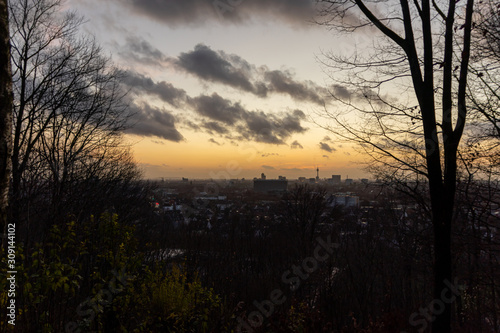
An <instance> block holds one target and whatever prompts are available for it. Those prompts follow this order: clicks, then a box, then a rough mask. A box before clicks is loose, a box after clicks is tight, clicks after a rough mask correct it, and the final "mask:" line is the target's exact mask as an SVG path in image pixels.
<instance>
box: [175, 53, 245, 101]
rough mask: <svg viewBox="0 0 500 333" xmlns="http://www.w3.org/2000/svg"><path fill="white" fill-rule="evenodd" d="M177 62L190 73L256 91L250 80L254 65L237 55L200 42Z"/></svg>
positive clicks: (207, 79) (212, 80)
mask: <svg viewBox="0 0 500 333" xmlns="http://www.w3.org/2000/svg"><path fill="white" fill-rule="evenodd" d="M176 64H177V65H178V66H179V67H180V68H182V69H183V70H185V71H186V72H188V73H191V74H194V75H196V76H198V77H199V78H201V79H204V80H206V81H211V82H221V83H224V84H227V85H229V86H231V87H235V88H239V89H242V90H244V91H249V92H254V87H253V85H252V83H251V82H250V79H249V77H250V76H251V73H250V71H251V70H252V67H251V66H250V64H248V63H247V62H246V61H244V60H243V59H241V58H240V57H237V56H227V55H226V54H225V53H224V52H222V51H219V52H215V51H213V50H212V49H211V48H209V47H208V46H205V45H202V44H198V45H196V46H195V48H194V51H191V52H187V53H181V54H180V55H179V58H178V59H177V61H176Z"/></svg>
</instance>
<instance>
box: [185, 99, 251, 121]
mask: <svg viewBox="0 0 500 333" xmlns="http://www.w3.org/2000/svg"><path fill="white" fill-rule="evenodd" d="M189 103H190V104H191V106H192V107H193V108H194V109H195V111H196V112H198V113H199V114H200V115H202V116H205V117H207V118H209V119H212V120H217V121H220V122H223V123H224V124H227V125H232V124H234V123H235V122H236V121H237V120H239V119H241V118H242V116H243V114H245V113H246V111H245V110H244V109H243V107H242V106H241V105H240V104H239V103H233V102H231V101H230V100H227V99H225V98H223V97H221V96H219V95H218V94H217V93H213V94H212V95H211V96H207V95H201V96H198V97H195V98H191V99H190V100H189Z"/></svg>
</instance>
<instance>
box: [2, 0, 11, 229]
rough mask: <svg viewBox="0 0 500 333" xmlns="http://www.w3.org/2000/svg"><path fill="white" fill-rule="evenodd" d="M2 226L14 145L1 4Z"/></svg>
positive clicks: (4, 16) (6, 21) (4, 8)
mask: <svg viewBox="0 0 500 333" xmlns="http://www.w3.org/2000/svg"><path fill="white" fill-rule="evenodd" d="M0 43H1V45H0V82H1V87H0V218H1V221H0V225H2V228H1V230H4V227H6V226H7V212H8V204H9V181H10V172H11V162H10V154H11V145H12V137H11V130H12V73H11V68H10V42H9V13H8V10H7V0H2V1H1V2H0Z"/></svg>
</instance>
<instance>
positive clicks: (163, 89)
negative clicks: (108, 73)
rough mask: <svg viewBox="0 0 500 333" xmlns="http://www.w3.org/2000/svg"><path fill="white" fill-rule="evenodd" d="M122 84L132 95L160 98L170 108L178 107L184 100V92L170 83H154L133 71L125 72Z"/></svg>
mask: <svg viewBox="0 0 500 333" xmlns="http://www.w3.org/2000/svg"><path fill="white" fill-rule="evenodd" d="M123 83H124V84H125V85H127V86H129V87H130V88H131V89H132V92H134V93H139V92H141V93H146V94H149V95H154V96H156V97H158V98H160V99H161V100H162V101H164V102H166V103H169V104H170V105H172V106H175V107H178V106H179V105H181V103H182V102H184V101H185V99H186V91H185V90H184V89H179V88H176V87H174V86H173V85H172V84H171V83H168V82H165V81H161V82H154V81H153V80H152V79H151V78H150V77H147V76H145V75H142V74H139V73H137V72H134V71H127V72H125V76H124V78H123Z"/></svg>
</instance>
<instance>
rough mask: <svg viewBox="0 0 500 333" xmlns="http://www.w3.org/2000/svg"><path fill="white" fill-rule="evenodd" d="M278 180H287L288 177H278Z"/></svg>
mask: <svg viewBox="0 0 500 333" xmlns="http://www.w3.org/2000/svg"><path fill="white" fill-rule="evenodd" d="M278 179H279V180H286V177H284V176H278Z"/></svg>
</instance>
